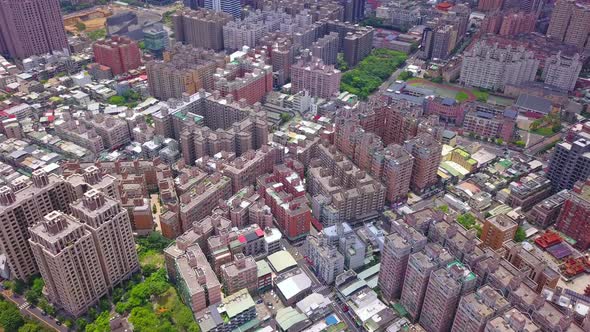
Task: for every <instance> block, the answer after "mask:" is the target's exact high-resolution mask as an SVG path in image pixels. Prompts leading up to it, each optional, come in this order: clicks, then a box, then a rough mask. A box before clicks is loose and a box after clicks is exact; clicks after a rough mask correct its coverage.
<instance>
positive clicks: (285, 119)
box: [281, 112, 291, 123]
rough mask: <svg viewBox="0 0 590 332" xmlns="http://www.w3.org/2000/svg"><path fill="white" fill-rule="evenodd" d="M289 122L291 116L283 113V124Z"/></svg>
mask: <svg viewBox="0 0 590 332" xmlns="http://www.w3.org/2000/svg"><path fill="white" fill-rule="evenodd" d="M289 120H291V114H289V113H287V112H283V113H281V123H286V122H289Z"/></svg>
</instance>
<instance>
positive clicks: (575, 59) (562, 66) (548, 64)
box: [542, 52, 583, 91]
mask: <svg viewBox="0 0 590 332" xmlns="http://www.w3.org/2000/svg"><path fill="white" fill-rule="evenodd" d="M582 66H583V65H582V61H580V55H579V54H578V53H576V54H574V55H573V56H566V55H564V54H562V53H561V52H558V53H557V54H555V55H552V56H551V57H549V58H547V59H546V60H545V66H544V67H543V75H542V78H543V81H545V83H547V84H549V85H553V86H556V87H558V88H560V89H563V90H565V91H573V90H574V87H575V86H576V81H577V80H578V76H579V75H580V71H582Z"/></svg>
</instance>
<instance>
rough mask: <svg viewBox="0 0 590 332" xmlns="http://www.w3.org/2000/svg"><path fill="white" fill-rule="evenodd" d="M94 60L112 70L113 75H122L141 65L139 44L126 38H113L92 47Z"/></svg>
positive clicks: (96, 43) (99, 41)
mask: <svg viewBox="0 0 590 332" xmlns="http://www.w3.org/2000/svg"><path fill="white" fill-rule="evenodd" d="M92 52H93V53H94V60H95V61H96V62H97V63H99V64H101V65H103V66H107V67H109V68H110V70H111V72H112V73H113V75H121V74H123V73H126V72H128V71H130V70H131V69H136V68H137V67H139V66H140V65H141V52H140V50H139V46H138V45H137V42H135V41H133V40H131V39H129V38H127V37H124V36H111V37H110V38H109V39H101V40H98V41H97V42H95V43H94V44H93V45H92Z"/></svg>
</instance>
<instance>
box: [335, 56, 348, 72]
mask: <svg viewBox="0 0 590 332" xmlns="http://www.w3.org/2000/svg"><path fill="white" fill-rule="evenodd" d="M336 68H338V70H340V71H341V72H345V71H347V70H348V69H349V68H348V62H346V60H344V53H338V56H337V57H336Z"/></svg>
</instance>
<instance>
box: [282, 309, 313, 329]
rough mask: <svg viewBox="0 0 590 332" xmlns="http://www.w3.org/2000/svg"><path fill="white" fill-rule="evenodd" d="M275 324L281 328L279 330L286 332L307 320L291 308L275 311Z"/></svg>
mask: <svg viewBox="0 0 590 332" xmlns="http://www.w3.org/2000/svg"><path fill="white" fill-rule="evenodd" d="M275 319H276V321H277V324H279V326H280V327H281V330H283V331H287V330H288V329H290V328H291V327H293V326H294V325H295V324H297V323H300V322H302V321H304V320H306V319H307V317H305V315H304V314H302V313H300V312H299V311H297V310H295V309H294V308H293V307H286V308H281V309H279V310H278V311H277V316H276V318H275Z"/></svg>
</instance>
